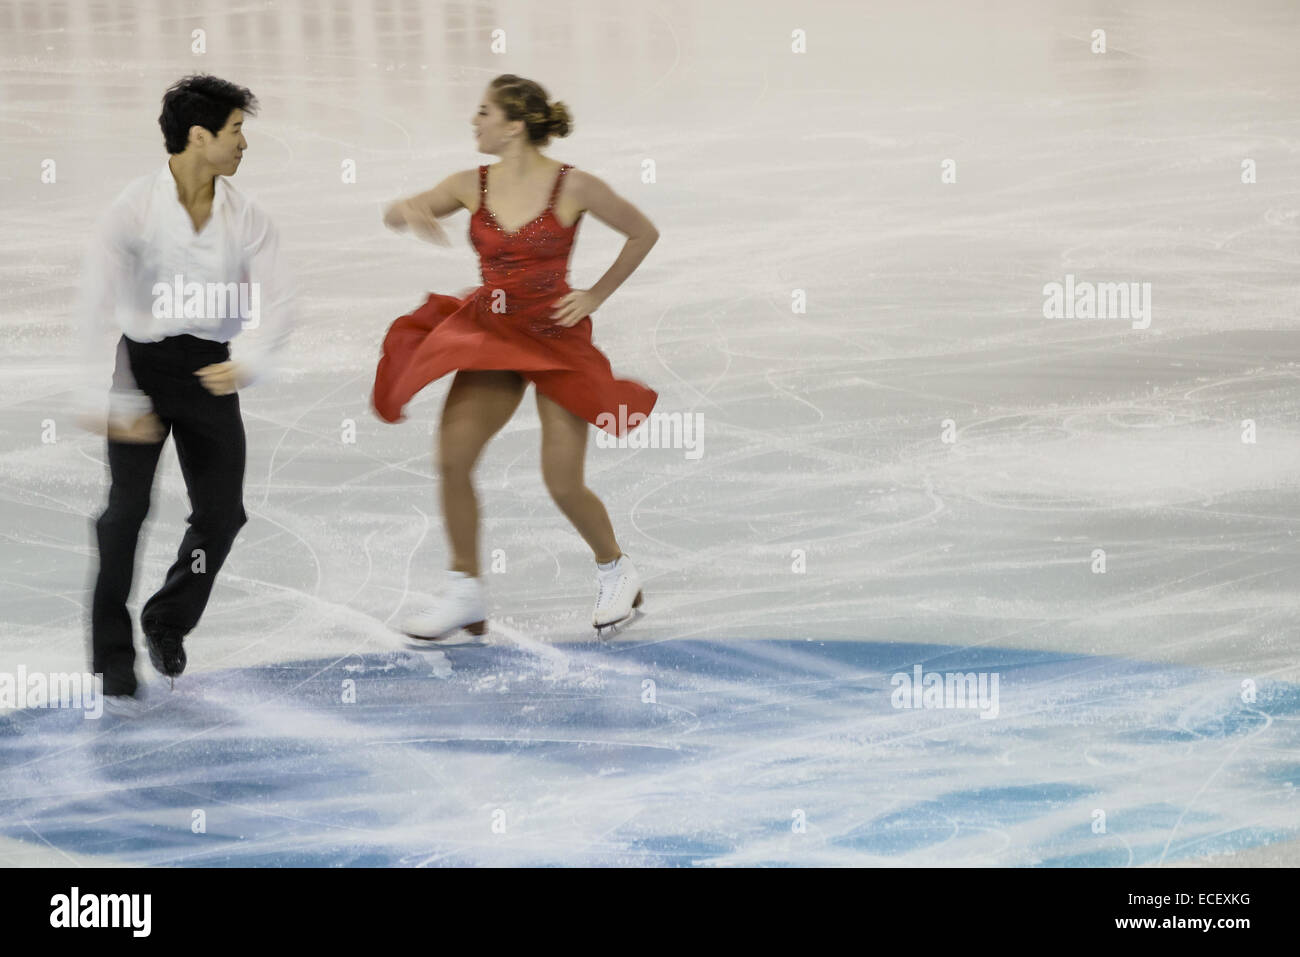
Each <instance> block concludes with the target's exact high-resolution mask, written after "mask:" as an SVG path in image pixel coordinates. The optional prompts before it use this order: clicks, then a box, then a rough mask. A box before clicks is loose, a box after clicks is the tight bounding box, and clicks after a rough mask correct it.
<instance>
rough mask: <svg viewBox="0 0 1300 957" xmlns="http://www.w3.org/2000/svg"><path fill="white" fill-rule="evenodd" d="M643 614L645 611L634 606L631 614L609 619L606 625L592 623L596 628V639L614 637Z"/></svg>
mask: <svg viewBox="0 0 1300 957" xmlns="http://www.w3.org/2000/svg"><path fill="white" fill-rule="evenodd" d="M644 614H645V612H643V611H642V610H641V609H640V608H636V607H634V608H633V609H632V614H630V615H628V616H627V617H626V618H620V619H619V620H618V621H611V622H610V623H609V624H607V625H593V626H592V627H593V628H595V629H596V637H597V638H598V639H601V640H604V639H606V638H614V637H616V636H618V635H620V634H622V633H623V631H624V630H625V629H626V628H628V627H629V626H630V625H632V624H633V623H634V622H636V621H637V620H638V619H640V618H641V617H642V616H643V615H644Z"/></svg>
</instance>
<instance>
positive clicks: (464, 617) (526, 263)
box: [371, 74, 659, 639]
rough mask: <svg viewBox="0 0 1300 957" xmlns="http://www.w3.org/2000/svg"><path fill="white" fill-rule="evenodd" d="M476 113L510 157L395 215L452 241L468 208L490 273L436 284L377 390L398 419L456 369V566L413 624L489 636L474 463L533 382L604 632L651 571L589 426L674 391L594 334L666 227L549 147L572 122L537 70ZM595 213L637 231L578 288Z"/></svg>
mask: <svg viewBox="0 0 1300 957" xmlns="http://www.w3.org/2000/svg"><path fill="white" fill-rule="evenodd" d="M473 126H474V135H475V139H476V140H477V143H478V148H479V150H480V151H481V152H484V153H492V154H495V155H496V156H499V157H500V161H499V162H497V163H494V164H492V165H491V166H480V167H478V168H477V169H470V170H463V171H461V172H459V173H454V174H452V175H451V176H449V177H447V178H446V179H445V180H443V181H442V182H441V183H439V184H438V185H437V186H435V187H434V188H433V189H431V190H429V191H428V192H426V193H421V194H420V195H418V196H413V197H411V198H409V199H405V200H401V201H399V202H397V203H394V204H393V205H392V206H390V207H389V208H388V209H387V210H386V211H385V214H384V222H385V224H387V225H388V226H389V227H391V228H393V229H398V230H402V229H407V228H409V229H411V230H412V231H413V232H414V233H415V234H416V235H418V236H420V237H422V238H424V239H428V240H430V241H432V242H436V243H438V244H440V245H448V241H447V237H446V234H445V233H444V232H443V230H442V228H441V226H440V225H439V224H438V221H437V220H438V218H439V217H441V216H448V215H450V214H451V213H453V212H455V211H456V210H457V209H460V208H461V207H462V206H463V207H465V208H466V209H467V210H469V211H470V220H469V238H470V242H471V243H472V244H473V245H474V248H475V250H476V251H477V252H478V255H479V265H480V270H481V273H482V285H481V286H479V287H477V288H476V289H474V290H473V291H471V292H470V293H469V294H468V295H466V296H464V297H463V298H455V297H452V296H443V295H438V294H432V295H430V296H429V298H428V300H427V301H426V302H425V303H424V305H422V306H421V307H420V308H419V309H417V310H415V311H414V312H412V313H410V314H408V315H405V316H402V317H401V318H399V319H398V320H397V321H396V322H394V323H393V325H392V326H391V327H390V328H389V330H388V334H387V336H386V337H385V338H384V344H383V355H382V357H381V359H380V360H379V367H378V369H377V370H376V372H375V385H374V392H373V394H372V397H371V401H372V403H373V405H374V408H375V411H376V412H377V413H378V415H379V417H380V418H382V419H383V420H384V421H386V422H397V421H401V420H402V418H403V415H402V410H403V408H404V407H405V405H406V403H407V402H408V401H410V399H411V398H412V397H413V396H414V395H415V394H416V393H417V392H419V391H420V390H421V389H423V388H424V387H425V386H426V385H428V384H429V383H430V382H433V381H434V380H436V379H438V378H440V377H442V376H444V375H446V374H447V373H448V372H452V371H455V372H456V376H455V379H454V380H453V381H452V384H451V389H450V391H449V392H448V394H447V399H446V403H445V404H444V406H443V410H442V421H441V425H440V429H439V433H438V449H437V460H438V469H439V473H440V476H441V479H442V512H443V519H444V521H445V523H446V527H447V537H448V539H449V541H450V545H451V567H450V569H449V570H448V572H447V581H446V589H445V594H443V595H442V596H441V598H440V601H439V603H438V604H437V605H436V606H435V607H433V608H432V609H430V610H429V611H427V612H425V613H422V614H418V615H414V616H411V617H409V618H407V619H406V620H405V621H404V622H403V629H402V630H403V631H405V632H406V634H408V635H409V636H411V637H413V638H422V639H438V638H443V637H446V636H448V635H450V634H452V633H454V632H456V631H457V630H458V629H460V628H464V629H466V630H467V631H469V632H470V633H471V634H475V635H481V634H483V632H484V630H485V629H486V627H487V624H486V618H487V612H486V610H485V605H484V600H483V590H482V586H481V583H480V580H479V564H478V503H477V500H476V498H475V494H474V487H473V484H472V483H471V480H470V476H471V473H472V472H473V469H474V464H475V462H476V461H477V460H478V457H479V454H480V453H481V452H482V451H483V447H484V446H485V445H486V444H487V442H488V440H489V439H490V438H491V437H492V436H493V435H494V434H496V432H497V431H498V430H499V429H500V428H501V427H502V426H503V425H505V424H506V422H507V421H509V419H510V416H511V415H513V414H514V411H515V409H516V408H517V407H518V405H519V401H520V399H521V398H523V394H524V390H525V389H526V388H527V386H528V383H529V382H532V383H534V384H535V385H536V386H537V414H538V417H539V418H540V419H541V425H542V477H543V479H544V480H545V482H546V487H547V490H548V491H549V492H550V493H551V497H552V498H553V499H554V500H555V503H556V504H557V505H558V506H559V507H560V510H561V511H562V512H563V513H564V514H565V516H567V517H568V519H569V521H571V522H572V523H573V525H574V527H575V528H576V529H577V530H578V533H579V534H580V535H582V537H583V539H584V540H586V542H587V544H588V545H589V546H590V547H591V550H592V552H593V553H594V557H595V560H596V563H597V571H596V586H597V587H596V606H595V610H594V612H593V614H592V624H593V625H594V626H595V627H596V630H597V633H598V634H599V633H601V632H602V631H603V630H604V629H605V628H606V627H612V626H617V625H618V624H620V623H622V622H623V621H626V620H627V619H629V618H631V617H632V614H633V608H635V607H637V606H639V605H640V604H641V580H640V577H639V576H638V575H637V571H636V569H635V568H634V567H633V566H632V562H631V561H630V560H629V558H628V557H627V556H626V555H624V554H623V552H622V550H621V549H620V548H619V545H618V542H617V540H616V539H615V537H614V529H613V527H612V526H611V525H610V521H609V515H608V514H607V513H606V511H605V506H604V505H602V504H601V501H600V499H599V498H597V497H596V495H595V494H594V493H593V492H592V491H591V490H590V489H589V488H587V486H586V485H585V484H584V480H583V461H584V458H585V456H586V451H587V424H588V423H592V424H594V425H599V426H600V427H602V428H604V429H605V430H606V431H607V432H610V433H611V434H613V435H616V436H617V435H622V434H623V433H622V432H619V431H616V430H617V429H618V428H619V427H620V424H621V425H622V427H623V429H624V431H627V429H626V422H627V419H628V417H630V416H631V415H633V414H634V413H638V412H639V413H642V414H643V415H645V416H648V415H649V414H650V410H651V409H653V408H654V404H655V401H656V400H657V399H658V394H657V393H656V392H655V391H654V390H652V389H649V388H647V387H646V386H644V385H642V384H641V383H639V382H634V381H631V380H627V379H616V378H615V377H614V375H613V372H612V371H611V369H610V365H609V360H608V359H607V358H606V357H605V356H604V355H603V354H602V353H601V352H600V350H598V349H597V348H596V347H595V346H594V345H593V344H592V342H591V317H590V314H591V313H593V312H595V311H596V309H597V308H598V307H599V306H600V304H601V303H603V302H604V301H605V300H606V299H607V298H609V296H610V295H611V294H612V293H613V292H614V290H615V289H617V288H618V287H619V286H620V285H621V284H622V283H623V281H624V280H625V279H627V277H628V276H630V275H631V274H632V272H633V270H635V269H636V267H637V265H638V264H639V263H640V262H641V260H642V259H644V258H645V256H646V254H647V253H648V252H649V251H650V248H651V247H652V246H653V245H654V244H655V242H656V241H657V240H658V238H659V233H658V230H656V229H655V227H654V225H653V224H652V223H651V222H650V221H649V220H648V219H646V217H645V216H643V215H642V214H641V212H640V211H639V210H637V209H636V208H635V207H634V206H632V204H631V203H629V202H627V201H626V200H624V199H622V198H621V197H619V196H617V195H615V193H614V192H613V191H612V190H611V189H610V188H609V187H608V186H607V185H606V184H605V183H604V182H602V181H601V180H599V179H597V178H596V177H594V176H592V175H590V174H588V173H583V172H581V171H578V170H576V169H574V168H573V167H572V166H570V165H568V164H567V163H559V162H556V161H555V160H552V159H549V158H547V157H546V156H544V155H542V153H541V151H540V148H541V147H544V146H546V145H547V144H548V143H549V142H550V138H551V136H553V135H554V136H567V135H568V133H569V131H570V129H571V128H572V124H571V121H570V118H569V112H568V109H567V108H566V107H565V105H564V104H563V103H561V102H558V101H557V102H555V103H548V101H547V97H546V91H545V90H543V89H542V87H541V86H539V85H538V84H537V83H535V82H533V81H531V80H526V79H523V78H521V77H517V76H513V75H510V74H506V75H504V76H499V77H497V78H496V79H495V80H493V81H492V82H491V83H490V84H489V85H488V88H487V90H486V91H485V93H484V96H483V100H482V102H481V103H480V104H479V107H478V111H477V113H476V115H475V117H474V120H473ZM538 210H540V212H538ZM588 211H589V212H591V213H592V215H594V216H595V217H596V218H597V219H599V220H601V222H604V223H606V224H608V225H609V226H611V227H613V228H614V229H617V230H619V231H620V232H622V233H623V234H624V235H626V236H627V237H628V239H627V242H626V243H625V244H624V246H623V250H622V252H621V253H620V254H619V256H618V258H617V259H616V260H615V261H614V264H613V265H612V266H610V268H609V270H608V271H606V273H605V275H604V276H602V277H601V279H600V281H599V282H598V283H596V285H594V286H592V287H591V288H590V289H572V288H571V287H570V286H569V284H568V282H567V279H566V275H567V272H568V261H569V253H570V251H571V249H572V248H573V239H574V235H575V234H576V231H577V228H578V221H579V220H580V219H581V218H582V215H583V213H585V212H588ZM530 215H531V216H532V218H531V219H530V218H528V217H529V216H530ZM620 406H622V407H624V409H623V414H621V415H620ZM636 421H637V422H640V421H643V420H641V419H637V420H636Z"/></svg>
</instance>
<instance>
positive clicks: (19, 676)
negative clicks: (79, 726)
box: [0, 665, 104, 720]
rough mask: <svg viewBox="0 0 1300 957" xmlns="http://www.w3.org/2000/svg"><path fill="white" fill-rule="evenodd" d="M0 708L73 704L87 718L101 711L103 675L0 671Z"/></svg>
mask: <svg viewBox="0 0 1300 957" xmlns="http://www.w3.org/2000/svg"><path fill="white" fill-rule="evenodd" d="M0 708H76V709H80V710H83V711H85V712H86V713H85V715H83V717H85V718H86V719H87V720H89V719H91V718H98V717H101V716H102V715H103V714H104V683H103V676H102V675H97V674H87V673H81V674H78V673H77V672H67V671H32V672H29V671H28V670H27V668H26V666H24V665H19V666H18V670H17V671H16V672H8V671H0Z"/></svg>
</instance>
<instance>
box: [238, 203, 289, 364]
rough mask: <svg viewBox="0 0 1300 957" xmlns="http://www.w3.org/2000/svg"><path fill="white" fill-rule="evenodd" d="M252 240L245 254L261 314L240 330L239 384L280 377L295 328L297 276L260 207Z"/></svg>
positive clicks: (252, 220) (253, 215)
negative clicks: (293, 273)
mask: <svg viewBox="0 0 1300 957" xmlns="http://www.w3.org/2000/svg"><path fill="white" fill-rule="evenodd" d="M248 213H249V216H250V220H249V227H250V228H249V230H248V240H247V241H246V243H245V246H244V254H245V256H246V257H247V262H248V281H249V282H251V283H255V285H254V286H253V287H252V288H253V289H255V290H257V293H256V295H257V299H256V301H257V304H258V309H257V313H256V314H255V315H253V316H250V317H248V318H247V319H246V320H245V321H244V324H243V329H242V330H241V331H240V333H239V338H238V339H237V340H236V345H235V347H234V348H233V349H232V353H234V352H235V351H236V350H237V351H238V355H232V359H233V360H234V362H235V365H236V366H237V367H238V368H239V372H240V375H239V378H240V380H241V381H240V382H239V386H240V387H242V386H246V385H255V384H257V383H258V382H265V381H267V380H270V379H274V378H276V377H277V376H278V375H279V374H280V373H281V372H282V371H283V368H284V358H285V345H286V344H287V343H288V341H289V333H290V331H291V330H292V328H293V293H294V288H293V286H294V283H293V276H292V274H291V273H290V272H289V268H288V265H287V264H286V262H285V259H284V256H283V254H282V253H281V251H280V234H279V230H277V229H276V228H275V224H274V223H273V222H271V220H270V218H269V217H268V216H267V215H266V214H265V213H263V212H262V211H261V210H259V209H257V208H256V207H252V208H250V209H249V211H248Z"/></svg>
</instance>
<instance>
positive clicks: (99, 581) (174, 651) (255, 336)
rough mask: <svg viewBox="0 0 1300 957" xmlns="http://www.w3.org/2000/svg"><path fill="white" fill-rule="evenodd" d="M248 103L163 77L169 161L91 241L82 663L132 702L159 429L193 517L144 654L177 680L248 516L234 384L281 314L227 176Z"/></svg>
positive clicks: (262, 350) (276, 279)
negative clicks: (86, 630)
mask: <svg viewBox="0 0 1300 957" xmlns="http://www.w3.org/2000/svg"><path fill="white" fill-rule="evenodd" d="M256 106H257V101H256V99H255V98H254V97H253V94H252V93H251V92H249V91H248V90H247V89H245V88H243V87H240V86H236V85H235V84H233V83H228V82H226V81H225V80H221V79H218V78H217V77H213V76H190V77H186V78H185V79H183V80H180V81H179V82H177V83H176V84H174V85H173V86H172V87H171V88H170V89H169V90H168V91H167V93H166V95H164V97H163V104H162V115H161V116H159V118H158V122H159V125H161V127H162V132H163V139H164V142H165V144H166V148H167V153H168V154H169V155H168V160H167V163H166V164H164V166H163V167H162V169H160V170H159V171H158V172H156V173H152V174H150V175H148V176H143V177H140V178H139V179H137V180H135V181H133V182H132V183H131V184H130V185H129V186H127V188H126V189H125V190H124V191H123V192H122V194H121V195H120V196H118V198H117V200H116V201H115V202H114V203H113V205H112V207H110V209H109V210H108V212H107V214H106V215H105V216H104V217H103V218H102V219H101V221H100V223H99V226H98V228H97V230H96V235H95V237H94V238H93V240H92V242H91V246H90V250H89V253H88V255H87V262H86V267H87V268H86V275H85V279H84V283H85V285H84V288H83V302H82V310H83V314H82V319H83V322H84V324H85V330H86V335H85V340H84V341H85V345H86V370H85V374H86V380H85V382H86V390H87V391H86V392H85V393H83V400H82V401H83V422H85V423H86V424H88V425H90V426H91V427H92V428H96V429H97V431H100V432H106V433H107V437H108V467H109V471H110V474H111V481H112V484H111V487H110V489H109V493H108V506H107V508H106V509H105V510H104V512H103V514H102V515H100V517H99V519H98V521H97V522H96V523H95V532H96V538H97V542H98V546H99V570H98V573H97V576H96V581H95V592H94V599H93V606H92V610H91V646H92V670H93V671H94V672H96V673H101V674H102V675H103V678H104V688H103V693H104V695H105V697H106V699H107V700H108V701H110V702H114V701H116V703H117V704H118V705H119V706H125V708H126V710H128V711H129V710H130V708H131V702H133V701H134V700H136V692H137V681H136V674H135V647H134V644H133V641H132V626H131V616H130V613H129V612H128V611H127V608H126V601H127V598H128V596H129V594H130V591H131V580H132V577H133V573H134V566H135V552H136V542H137V539H138V537H139V533H140V526H141V524H142V523H143V522H144V519H145V516H146V514H147V513H148V511H149V497H150V492H151V489H152V486H153V477H154V471H155V469H156V467H157V464H158V456H159V453H161V451H162V447H163V443H164V442H165V441H166V438H167V435H168V433H170V434H171V435H172V436H173V438H174V439H175V442H176V455H177V458H178V459H179V460H180V465H181V472H182V474H183V475H184V478H185V487H186V490H187V491H188V492H189V498H190V506H191V511H190V515H189V519H188V521H189V527H188V528H187V529H186V531H185V537H184V539H183V540H182V541H181V546H180V551H179V552H178V554H177V556H176V561H175V563H174V564H173V565H172V566H171V568H170V569H169V570H168V572H167V578H166V580H165V581H164V583H163V585H162V587H161V588H159V589H158V591H157V592H155V593H154V594H153V596H152V597H151V598H150V599H149V600H148V601H147V602H145V605H144V608H143V609H142V611H141V613H140V625H141V628H142V629H143V631H144V635H145V641H146V644H147V646H148V648H149V659H150V661H152V662H153V666H154V667H155V668H156V669H157V670H158V671H159V672H161V673H162V674H164V675H166V676H168V677H169V678H171V679H172V680H173V683H174V681H175V677H176V676H177V675H179V674H180V673H181V672H182V671H184V670H185V649H184V646H183V639H184V638H185V636H186V635H187V634H188V633H189V632H190V631H191V630H192V629H193V628H194V626H195V625H197V624H198V621H199V617H200V616H201V615H202V614H203V609H204V608H205V607H206V605H207V603H208V596H209V595H210V594H211V592H212V585H213V580H214V578H215V577H216V574H217V572H218V571H220V569H221V566H222V563H223V562H224V561H225V560H226V556H227V554H228V553H229V551H230V547H231V545H232V543H233V542H234V539H235V535H236V534H237V533H238V531H239V529H240V528H241V527H242V526H243V525H244V523H245V522H247V521H248V517H247V515H246V514H245V512H244V507H243V485H244V451H245V448H244V423H243V420H242V419H241V417H240V413H239V396H238V394H237V393H238V390H239V389H241V388H243V387H245V386H247V385H251V384H253V383H255V382H258V381H261V380H264V379H265V378H267V377H268V376H269V375H270V374H271V373H272V372H273V371H274V369H275V367H276V365H277V363H278V360H279V358H280V356H281V354H282V352H283V347H284V344H285V341H286V339H287V338H288V334H289V329H290V325H291V316H290V313H289V305H290V284H289V276H288V273H287V271H286V268H285V266H284V264H283V262H282V261H281V257H280V244H279V238H278V234H277V231H276V228H275V226H274V224H272V222H271V221H270V219H268V218H267V216H266V214H265V213H264V212H262V210H260V209H259V208H258V207H257V206H255V205H254V204H253V203H252V202H250V201H249V200H248V198H247V197H245V196H244V195H243V194H241V193H240V192H239V191H238V190H236V189H235V188H234V186H232V185H231V183H230V180H229V179H228V178H227V177H230V176H233V175H234V174H235V172H236V171H237V170H238V169H239V164H240V160H241V159H242V157H243V154H244V151H245V150H246V149H248V141H247V139H245V137H244V133H243V123H244V116H245V114H252V113H253V112H254V111H255V109H256ZM241 330H247V331H246V332H245V333H244V335H245V336H246V338H241V341H240V344H239V346H238V347H237V355H236V356H235V357H234V358H232V357H231V351H230V340H231V339H233V338H235V337H236V336H237V335H240V333H241ZM114 340H116V349H114V345H113V341H114ZM245 346H246V347H245ZM114 355H115V357H116V363H115V368H114V369H113V373H112V386H111V389H110V390H109V391H108V395H107V398H108V402H107V407H106V408H105V404H104V398H105V394H104V392H105V386H107V385H108V378H109V377H108V374H107V373H108V365H109V363H108V359H109V357H110V356H114Z"/></svg>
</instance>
